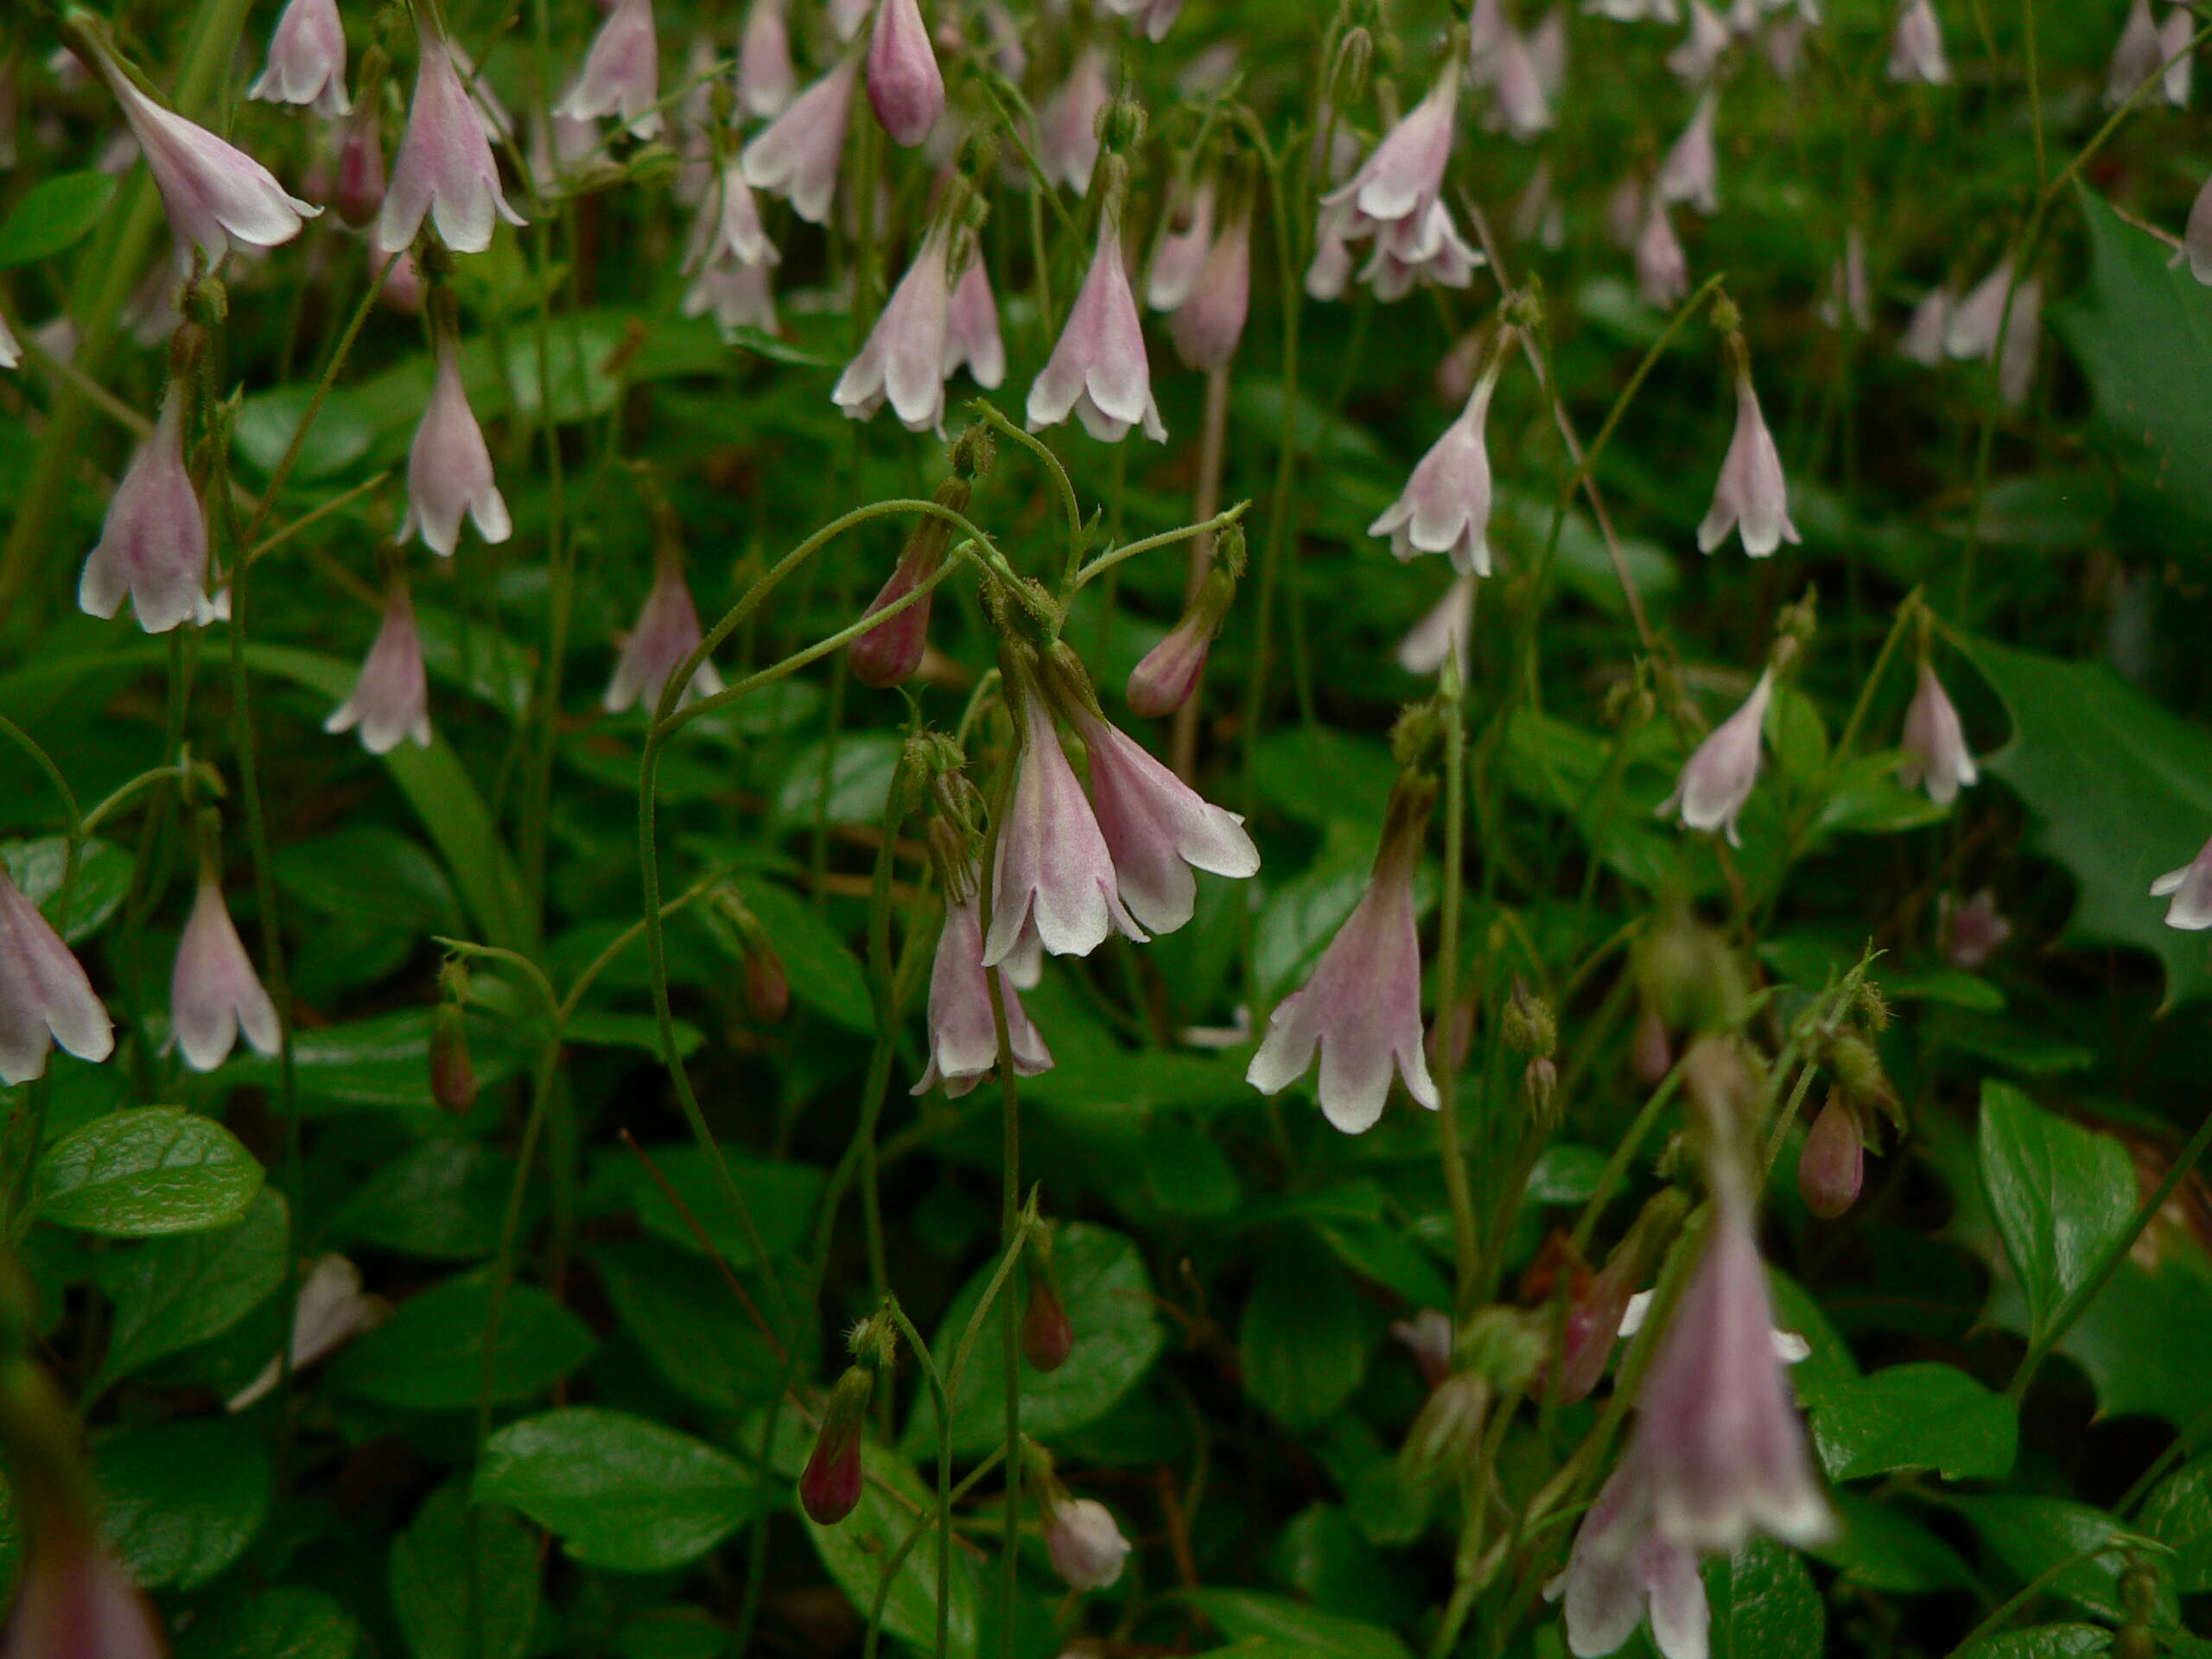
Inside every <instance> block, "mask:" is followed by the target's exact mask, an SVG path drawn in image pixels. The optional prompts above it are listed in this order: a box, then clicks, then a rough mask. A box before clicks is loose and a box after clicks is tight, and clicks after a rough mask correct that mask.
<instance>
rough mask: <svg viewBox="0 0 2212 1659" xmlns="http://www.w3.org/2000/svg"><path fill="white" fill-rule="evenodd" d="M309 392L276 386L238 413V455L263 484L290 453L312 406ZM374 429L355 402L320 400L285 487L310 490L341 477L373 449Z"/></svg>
mask: <svg viewBox="0 0 2212 1659" xmlns="http://www.w3.org/2000/svg"><path fill="white" fill-rule="evenodd" d="M314 401H315V388H314V387H313V386H277V387H274V388H272V389H270V391H264V392H259V393H257V394H256V395H254V396H253V397H248V398H246V399H245V402H244V403H243V404H241V405H240V407H239V410H238V424H237V427H236V432H237V435H238V453H239V454H241V455H243V456H245V459H246V460H247V461H250V462H251V463H252V465H253V467H254V468H255V470H257V472H259V473H260V474H261V475H262V476H263V477H264V478H267V477H268V476H270V474H273V473H274V472H275V471H276V470H277V464H278V463H279V462H280V461H283V458H284V452H285V450H286V449H288V448H290V446H291V442H292V438H293V435H294V434H295V433H296V432H298V430H299V429H300V423H301V422H302V420H304V419H305V418H306V416H307V412H308V404H312V403H313V402H314ZM376 442H377V424H376V423H375V422H374V421H372V420H371V419H370V418H369V416H368V413H367V411H366V410H365V409H364V408H363V407H362V405H361V404H360V402H359V400H358V399H356V398H352V397H326V398H325V399H324V400H323V405H322V407H321V410H318V411H317V412H316V414H315V424H314V425H313V426H311V427H309V428H308V435H307V436H306V437H305V438H304V439H302V441H301V443H300V449H299V454H298V455H297V456H296V458H295V460H294V461H293V463H292V473H291V481H292V482H293V483H295V484H312V483H314V482H315V481H316V480H319V479H325V478H329V477H331V476H333V475H334V474H338V473H342V472H344V471H345V470H346V468H347V467H351V466H353V465H354V464H355V463H357V462H359V461H362V460H364V459H365V458H366V457H367V455H368V454H369V452H370V451H371V450H372V449H373V448H375V447H376Z"/></svg>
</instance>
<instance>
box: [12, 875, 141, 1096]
mask: <svg viewBox="0 0 2212 1659" xmlns="http://www.w3.org/2000/svg"><path fill="white" fill-rule="evenodd" d="M56 1044H59V1045H60V1047H61V1049H62V1051H63V1052H65V1053H69V1054H74V1055H75V1056H76V1057H77V1058H79V1059H80V1060H93V1061H99V1060H104V1059H105V1058H107V1057H108V1056H109V1055H110V1054H111V1053H113V1052H115V1022H114V1021H113V1020H110V1019H109V1018H108V1014H107V1009H106V1008H105V1007H104V1006H103V1005H102V1004H101V1002H100V1000H99V996H98V995H96V994H95V993H94V992H93V990H92V981H91V980H90V979H88V978H87V977H86V975H85V970H84V968H83V967H82V966H81V965H80V964H79V963H78V961H77V958H76V957H74V956H73V955H72V954H70V950H69V947H68V945H67V944H64V943H63V942H62V938H61V936H60V934H59V933H57V932H55V931H54V925H53V924H52V923H50V922H48V920H47V919H46V918H45V916H44V915H42V914H41V912H40V911H39V907H38V906H36V905H34V904H33V903H31V901H30V900H29V899H27V898H25V897H24V896H23V893H22V889H21V888H19V887H16V883H15V881H14V880H13V879H12V878H11V877H10V875H9V874H8V872H7V869H6V868H4V867H0V1083H5V1084H18V1083H28V1082H29V1081H30V1080H31V1079H32V1078H33V1077H41V1076H43V1075H44V1074H45V1071H46V1052H47V1050H48V1048H50V1047H53V1046H54V1045H56Z"/></svg>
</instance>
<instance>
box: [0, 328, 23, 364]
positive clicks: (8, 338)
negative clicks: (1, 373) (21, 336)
mask: <svg viewBox="0 0 2212 1659" xmlns="http://www.w3.org/2000/svg"><path fill="white" fill-rule="evenodd" d="M22 360H23V347H22V341H20V340H17V339H16V335H15V332H14V330H12V329H10V327H8V319H7V318H5V317H0V369H12V368H14V367H16V365H19V364H20V363H22Z"/></svg>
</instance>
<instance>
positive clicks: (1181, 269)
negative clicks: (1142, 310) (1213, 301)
mask: <svg viewBox="0 0 2212 1659" xmlns="http://www.w3.org/2000/svg"><path fill="white" fill-rule="evenodd" d="M1215 194H1216V193H1215V190H1214V181H1212V180H1211V179H1210V178H1208V179H1201V180H1200V181H1198V187H1197V188H1195V189H1193V190H1192V192H1191V197H1190V201H1189V219H1188V222H1187V223H1185V224H1184V225H1183V226H1181V227H1180V228H1177V227H1176V226H1175V225H1173V223H1172V222H1171V223H1170V225H1169V226H1168V227H1167V231H1166V234H1165V235H1163V236H1162V237H1161V238H1160V245H1159V246H1158V247H1157V248H1155V249H1154V250H1153V255H1152V269H1151V270H1149V271H1148V272H1147V273H1146V276H1145V284H1144V299H1145V303H1146V304H1147V305H1148V306H1150V307H1151V308H1153V309H1154V310H1155V311H1173V309H1175V308H1176V307H1177V306H1179V305H1180V304H1182V303H1183V302H1184V301H1185V300H1187V299H1189V298H1190V297H1191V290H1192V289H1194V288H1196V287H1197V286H1198V272H1199V271H1200V270H1203V269H1204V268H1205V262H1206V253H1207V251H1208V250H1209V249H1211V247H1212V245H1213V210H1214V196H1215Z"/></svg>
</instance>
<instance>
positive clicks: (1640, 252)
mask: <svg viewBox="0 0 2212 1659" xmlns="http://www.w3.org/2000/svg"><path fill="white" fill-rule="evenodd" d="M1689 291H1690V262H1689V256H1688V254H1686V253H1684V252H1683V251H1682V244H1681V238H1678V237H1677V236H1675V221H1674V219H1673V218H1672V217H1671V216H1670V215H1669V213H1668V212H1667V204H1666V203H1665V202H1664V201H1662V200H1660V198H1659V193H1658V192H1657V191H1656V190H1654V191H1653V192H1652V193H1651V195H1650V199H1649V200H1648V201H1646V202H1645V204H1644V207H1643V229H1642V230H1640V231H1638V232H1637V237H1636V294H1637V298H1638V299H1640V300H1642V301H1643V302H1644V303H1645V304H1646V305H1649V306H1653V307H1656V308H1657V309H1659V310H1662V311H1669V310H1672V309H1673V308H1675V306H1677V305H1680V304H1681V302H1682V299H1683V296H1686V295H1687V294H1688V292H1689Z"/></svg>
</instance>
